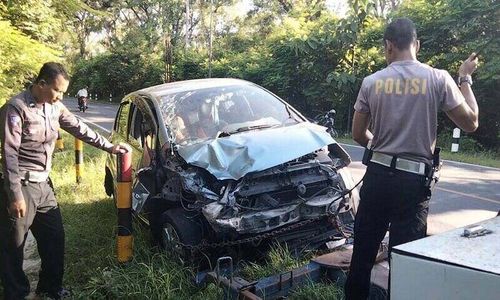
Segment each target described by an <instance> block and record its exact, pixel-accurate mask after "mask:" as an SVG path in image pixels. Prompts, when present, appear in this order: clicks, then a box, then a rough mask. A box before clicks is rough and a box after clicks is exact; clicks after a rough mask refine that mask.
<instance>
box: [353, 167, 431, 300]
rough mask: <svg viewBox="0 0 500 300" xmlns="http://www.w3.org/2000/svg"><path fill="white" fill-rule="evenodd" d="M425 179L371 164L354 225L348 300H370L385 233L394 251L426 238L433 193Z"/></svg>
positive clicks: (390, 247) (366, 175)
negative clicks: (387, 234)
mask: <svg viewBox="0 0 500 300" xmlns="http://www.w3.org/2000/svg"><path fill="white" fill-rule="evenodd" d="M424 182H425V177H424V176H421V175H416V174H412V173H408V172H404V171H399V170H395V169H391V168H388V167H384V166H381V165H378V164H374V163H370V164H369V165H368V168H367V171H366V174H365V177H364V180H363V186H362V187H361V191H360V198H361V199H360V203H359V207H358V211H357V214H356V220H355V223H354V249H353V254H352V259H351V266H350V269H349V274H348V277H347V281H346V284H345V289H344V291H345V296H346V299H348V300H349V299H367V298H368V295H369V291H370V275H371V270H372V267H373V264H374V262H375V258H376V256H377V252H378V249H379V246H380V243H381V241H382V240H383V238H384V236H385V233H386V232H387V230H389V251H391V249H392V247H394V246H397V245H400V244H403V243H406V242H410V241H413V240H417V239H420V238H423V237H425V235H426V232H427V214H428V211H429V200H430V191H429V189H428V188H425V187H424Z"/></svg>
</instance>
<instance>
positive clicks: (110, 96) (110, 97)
mask: <svg viewBox="0 0 500 300" xmlns="http://www.w3.org/2000/svg"><path fill="white" fill-rule="evenodd" d="M112 100H113V97H112V95H111V93H109V102H111V101H112Z"/></svg>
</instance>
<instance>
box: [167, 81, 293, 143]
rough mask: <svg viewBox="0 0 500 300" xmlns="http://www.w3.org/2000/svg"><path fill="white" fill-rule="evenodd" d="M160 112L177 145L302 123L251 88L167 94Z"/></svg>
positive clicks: (268, 96) (273, 98) (266, 94)
mask: <svg viewBox="0 0 500 300" xmlns="http://www.w3.org/2000/svg"><path fill="white" fill-rule="evenodd" d="M161 100H162V101H161V104H160V110H161V113H162V117H163V121H164V122H165V124H166V125H167V127H168V130H169V132H170V135H171V136H172V139H173V140H174V142H175V143H177V144H187V143H196V142H199V141H203V140H207V139H213V138H216V137H217V136H219V135H220V133H221V132H233V131H237V130H241V129H242V128H248V129H249V130H251V128H263V127H276V126H287V125H290V124H296V123H298V122H301V121H302V120H301V119H300V117H298V115H296V114H294V113H293V111H292V110H291V109H290V108H287V106H286V104H285V103H284V102H282V101H280V100H279V99H278V98H277V97H276V96H274V95H273V94H271V93H269V92H267V91H266V90H264V89H262V88H260V87H257V86H253V85H235V86H221V87H214V88H206V89H197V90H191V91H183V92H177V93H172V94H168V95H165V96H163V97H162V99H161Z"/></svg>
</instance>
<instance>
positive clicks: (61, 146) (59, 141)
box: [56, 130, 64, 151]
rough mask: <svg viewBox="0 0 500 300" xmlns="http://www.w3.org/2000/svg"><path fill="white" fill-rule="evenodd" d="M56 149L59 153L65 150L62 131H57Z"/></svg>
mask: <svg viewBox="0 0 500 300" xmlns="http://www.w3.org/2000/svg"><path fill="white" fill-rule="evenodd" d="M56 149H57V151H63V150H64V142H63V139H62V135H61V130H58V131H57V140H56Z"/></svg>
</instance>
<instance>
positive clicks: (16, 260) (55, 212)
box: [0, 182, 64, 299]
mask: <svg viewBox="0 0 500 300" xmlns="http://www.w3.org/2000/svg"><path fill="white" fill-rule="evenodd" d="M0 190H2V189H0ZM22 192H23V195H24V199H25V201H26V214H25V216H24V217H23V218H13V217H10V216H9V215H8V212H7V199H6V195H5V193H4V192H2V195H0V196H1V198H0V278H1V279H2V284H3V289H4V297H5V299H23V298H24V297H25V296H26V295H28V294H29V292H30V285H29V281H28V278H27V277H26V274H24V271H23V259H24V257H23V256H24V255H23V253H24V244H25V242H26V237H27V236H28V230H31V232H32V233H33V236H34V237H35V239H36V242H37V247H38V253H39V255H40V259H41V261H42V264H41V269H40V273H39V281H38V286H37V291H41V292H57V291H59V290H60V289H61V287H62V278H63V272H64V229H63V224H62V218H61V212H60V210H59V207H58V206H57V202H56V198H55V196H54V192H53V189H52V187H51V185H50V184H49V183H48V182H40V183H33V182H26V183H25V184H23V186H22Z"/></svg>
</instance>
